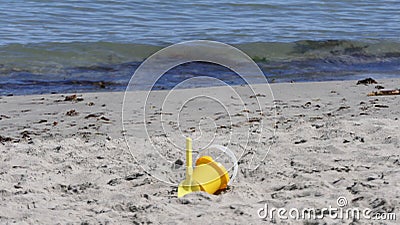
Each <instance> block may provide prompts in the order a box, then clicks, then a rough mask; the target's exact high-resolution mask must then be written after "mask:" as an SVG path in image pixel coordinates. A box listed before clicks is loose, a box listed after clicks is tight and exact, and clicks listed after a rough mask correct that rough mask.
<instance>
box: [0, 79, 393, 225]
mask: <svg viewBox="0 0 400 225" xmlns="http://www.w3.org/2000/svg"><path fill="white" fill-rule="evenodd" d="M378 82H379V84H378V85H381V86H384V87H385V88H387V89H395V88H400V79H387V80H378ZM356 83H357V81H334V82H318V83H311V82H310V83H278V84H271V89H272V91H273V94H274V102H273V103H274V105H273V104H271V102H270V101H265V100H264V98H263V95H259V96H257V97H258V100H259V101H260V104H261V107H262V109H263V112H264V113H263V114H260V113H259V112H257V111H249V112H247V113H249V115H250V117H251V118H259V120H257V121H253V122H255V123H257V122H260V120H263V119H264V120H268V121H265V124H264V126H265V129H266V130H267V131H268V130H270V131H271V130H275V131H276V133H275V135H273V136H271V135H270V136H267V137H265V138H266V139H265V140H262V141H261V142H262V143H268V144H271V148H270V152H269V153H268V155H267V157H266V159H265V161H263V162H262V163H261V165H260V166H259V167H258V168H257V169H256V170H250V169H247V167H244V166H241V165H239V173H238V177H237V178H236V180H235V181H234V182H233V184H232V185H231V186H229V187H228V189H227V190H226V191H224V192H223V193H221V194H219V195H209V194H207V193H202V192H197V193H192V194H189V195H187V196H185V197H183V198H177V186H174V185H169V184H166V183H164V182H161V181H159V180H158V179H155V178H154V177H152V176H149V175H148V172H146V171H144V170H143V168H142V167H140V165H139V164H138V162H137V161H135V159H134V158H133V157H132V155H131V153H130V152H129V151H128V148H127V145H126V143H125V139H124V137H123V134H124V130H123V127H122V119H121V111H122V101H123V96H124V93H123V92H107V93H104V92H103V93H77V94H76V96H72V94H48V95H27V96H2V97H0V106H1V108H0V142H1V143H0V198H1V201H0V223H1V224H14V223H15V224H150V223H151V224H269V223H276V224H326V223H327V224H366V223H373V224H396V222H397V223H398V221H399V219H400V218H399V217H400V210H399V209H400V207H399V205H400V204H399V202H400V183H399V181H400V153H399V149H400V132H399V128H400V121H399V116H400V107H399V105H400V96H367V94H368V93H369V92H372V91H376V90H377V89H376V88H375V86H376V85H375V84H371V85H357V84H356ZM191 91H193V90H179V91H177V92H176V93H177V94H176V95H175V99H178V100H179V99H181V100H184V99H185V97H186V95H187V93H189V92H191ZM196 91H197V92H199V93H207V94H208V95H215V96H221V98H226V99H225V100H224V101H223V102H224V103H225V104H227V105H229V107H230V108H231V109H232V108H233V109H236V112H233V114H234V115H237V116H238V117H240V115H241V114H240V113H243V112H242V111H243V110H242V108H241V106H240V105H237V106H236V105H235V104H234V101H233V100H232V104H231V103H230V101H229V99H230V98H231V96H230V95H228V94H226V90H225V89H224V88H222V87H214V88H200V89H196ZM167 92H168V91H158V92H156V93H155V94H156V95H157V93H160V94H165V93H167ZM138 97H143V96H142V95H141V94H138ZM241 97H242V98H244V99H246V98H248V100H250V99H251V98H252V96H250V95H249V96H241ZM232 99H234V98H233V97H232ZM157 104H158V103H157V102H156V101H154V105H155V106H157ZM210 104H211V103H210ZM203 106H204V107H205V110H196V111H192V112H191V115H192V117H187V118H193V117H196V118H197V117H201V116H202V115H203V114H207V112H209V111H207V104H206V103H205V105H203ZM130 107H132V108H133V109H135V110H141V109H142V108H143V106H140V105H135V103H134V102H132V104H131V105H130ZM212 107H213V106H211V105H210V108H212ZM235 107H236V108H235ZM272 109H274V110H276V114H275V113H273V110H272ZM132 115H133V118H134V119H137V122H138V123H140V122H141V121H143V118H135V117H134V115H135V114H132ZM132 115H131V116H132ZM166 116H167V117H165V118H164V119H165V120H166V122H173V121H168V118H170V117H171V118H172V116H174V114H173V111H171V114H170V115H166ZM168 116H170V117H168ZM211 116H217V115H211ZM155 119H156V118H155ZM226 119H227V118H226ZM221 121H225V120H221ZM187 122H188V123H190V121H187ZM221 123H222V124H223V122H221ZM152 124H155V122H154V121H153V123H152ZM248 125H249V124H247V123H245V122H243V123H240V124H236V127H237V128H238V129H239V128H243V129H248ZM149 127H150V130H151V125H149ZM154 129H156V128H154ZM213 129H214V127H207V126H206V128H205V129H204V130H202V132H203V133H205V134H210V135H211V134H215V133H217V134H219V133H218V132H220V133H221V134H224V133H226V132H227V131H226V127H223V126H222V125H220V124H219V126H218V127H217V128H216V131H214V130H213ZM153 131H154V132H153V133H151V132H150V133H149V134H150V135H151V136H152V138H153V142H154V141H158V143H161V144H162V143H165V142H166V140H165V139H163V138H162V137H163V136H162V134H161V135H160V134H158V133H157V132H158V130H157V132H156V130H153ZM183 132H187V133H190V134H191V135H194V136H195V135H198V132H199V130H195V129H194V130H192V131H183ZM130 135H131V136H132V135H133V136H134V138H135V144H136V145H137V146H135V147H134V148H135V151H137V152H140V153H143V155H145V154H144V153H146V152H151V151H152V145H151V144H150V143H149V137H148V136H147V135H146V133H145V132H144V131H142V130H137V131H136V132H135V133H133V134H132V133H130V134H127V136H130ZM157 135H159V136H157ZM168 151H173V149H172V148H171V149H168ZM261 153H263V152H261ZM168 157H171V158H175V159H181V160H182V161H184V158H183V154H181V153H174V152H172V153H171V154H170V155H169V156H168ZM142 160H145V161H149V163H151V162H152V161H151V160H152V158H151V157H149V158H146V159H142ZM241 160H242V161H240V163H241V164H246V160H248V159H247V158H246V156H245V157H243V158H241ZM165 168H166V169H165V171H166V172H168V169H170V165H165ZM176 171H177V173H184V168H183V167H181V168H178V169H177V170H176ZM177 179H178V180H179V179H180V178H177ZM339 197H345V198H346V200H347V201H348V204H347V205H346V207H358V208H367V207H368V208H370V209H371V210H372V214H373V215H375V214H377V213H396V214H397V217H398V218H397V221H387V220H386V221H373V220H371V221H366V220H365V219H362V220H360V221H358V220H335V219H332V218H329V217H327V218H323V219H319V220H294V221H293V220H287V221H285V220H282V219H279V218H275V219H274V220H272V221H271V220H270V219H269V218H265V219H263V218H260V217H259V216H258V212H257V211H258V210H259V209H260V208H262V207H264V206H265V204H268V206H269V207H276V208H282V207H283V208H286V209H290V208H293V207H296V208H300V209H301V208H305V207H314V208H317V209H322V208H324V207H328V206H329V205H331V206H333V207H337V199H338V198H339Z"/></svg>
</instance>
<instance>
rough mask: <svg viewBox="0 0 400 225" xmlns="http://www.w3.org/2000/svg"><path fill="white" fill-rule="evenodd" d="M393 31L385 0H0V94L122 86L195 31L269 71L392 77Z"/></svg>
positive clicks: (283, 77)
mask: <svg viewBox="0 0 400 225" xmlns="http://www.w3.org/2000/svg"><path fill="white" fill-rule="evenodd" d="M399 37H400V1H390V0H382V1H372V0H368V1H350V0H347V1H346V0H342V1H296V0H287V1H284V2H276V1H269V0H268V1H246V2H244V1H224V0H222V1H217V2H215V1H189V0H181V1H174V2H167V1H156V0H150V1H145V2H141V1H119V0H110V1H105V0H98V1H89V0H83V1H73V0H65V1H48V0H30V1H26V0H13V1H9V0H3V1H2V2H1V3H0V94H1V95H4V94H10V93H13V94H32V93H48V92H74V91H93V90H94V91H96V90H98V85H96V82H100V81H107V82H109V83H110V84H112V85H109V86H108V87H107V88H106V90H110V89H111V90H121V89H122V88H121V87H123V86H124V85H125V84H126V82H127V80H128V79H129V77H130V76H131V74H132V72H133V71H134V70H135V68H136V67H137V65H139V64H140V62H141V61H142V60H143V59H144V58H146V57H148V56H149V55H150V54H152V53H154V52H155V51H157V50H158V49H160V48H162V47H165V46H167V45H169V44H173V43H177V42H181V41H186V40H196V39H203V40H204V39H205V40H214V41H221V42H225V43H228V44H234V45H235V46H237V47H238V48H240V49H242V50H243V51H245V52H246V53H247V54H249V55H250V56H251V57H253V58H254V59H255V60H256V61H258V63H259V64H260V66H261V67H262V68H263V70H264V72H265V74H266V76H267V77H273V79H274V80H276V81H288V80H296V81H310V80H332V79H333V80H334V79H354V78H356V77H363V76H368V75H374V76H375V77H378V78H381V77H398V76H399V74H400V72H399V71H400V69H399V66H398V65H399V63H398V62H399V58H400V40H399ZM210 68H215V67H212V66H211V67H210ZM199 69H201V68H198V65H194V68H193V70H189V71H186V70H185V71H186V72H188V73H192V72H193V71H195V70H196V71H198V70H199ZM216 70H217V71H219V72H221V71H220V70H219V69H216ZM177 71H178V70H177ZM191 71H192V72H191ZM207 71H209V68H207V69H204V73H206V74H207ZM181 72H182V71H181ZM210 73H213V72H210ZM221 73H222V72H221ZM175 78H176V76H175ZM175 78H174V79H175ZM50 81H51V82H50ZM173 83H174V82H172V83H171V82H169V80H168V79H165V83H164V85H165V87H163V88H171V86H172V85H173ZM233 83H235V82H233ZM78 84H79V85H78ZM92 84H93V85H92ZM108 88H109V89H108Z"/></svg>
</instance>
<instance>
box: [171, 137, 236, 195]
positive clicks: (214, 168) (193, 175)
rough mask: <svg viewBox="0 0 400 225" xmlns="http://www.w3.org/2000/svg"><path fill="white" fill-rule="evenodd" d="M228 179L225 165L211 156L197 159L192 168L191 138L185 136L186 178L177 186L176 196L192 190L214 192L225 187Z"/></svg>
mask: <svg viewBox="0 0 400 225" xmlns="http://www.w3.org/2000/svg"><path fill="white" fill-rule="evenodd" d="M225 151H226V150H224V152H225ZM236 166H237V164H236ZM236 169H237V168H236ZM235 174H236V172H235ZM229 180H230V178H229V175H228V172H227V170H226V169H225V167H224V166H223V165H222V164H220V163H218V162H215V161H214V160H213V159H212V158H211V156H203V157H200V158H199V159H197V161H196V167H195V168H194V170H193V167H192V139H191V138H186V179H185V180H184V181H182V182H181V183H180V184H179V186H178V198H180V197H182V196H184V195H186V194H189V193H191V192H194V191H205V192H207V193H209V194H214V193H216V192H218V191H220V190H224V189H226V188H227V186H228V183H229Z"/></svg>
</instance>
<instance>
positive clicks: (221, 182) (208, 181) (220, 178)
mask: <svg viewBox="0 0 400 225" xmlns="http://www.w3.org/2000/svg"><path fill="white" fill-rule="evenodd" d="M193 180H195V181H196V182H198V184H199V185H200V188H201V190H202V191H205V192H207V193H209V194H214V193H216V192H218V191H221V190H224V189H226V188H227V186H228V183H229V174H228V171H227V170H226V169H225V167H224V166H223V165H222V164H221V163H218V162H215V161H214V160H213V158H212V157H211V156H202V157H200V158H199V159H197V161H196V167H195V168H194V170H193Z"/></svg>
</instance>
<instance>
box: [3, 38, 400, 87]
mask: <svg viewBox="0 0 400 225" xmlns="http://www.w3.org/2000/svg"><path fill="white" fill-rule="evenodd" d="M234 46H235V47H237V48H239V49H241V50H242V51H244V52H245V53H247V54H248V55H249V56H250V57H251V58H253V60H255V61H256V62H257V63H258V64H259V66H260V68H261V69H262V70H263V72H264V73H265V75H266V76H267V78H268V79H270V80H271V81H275V82H287V81H292V80H293V81H323V80H338V79H340V80H345V79H351V78H357V77H360V76H363V75H366V74H376V75H377V76H380V77H393V76H395V77H396V76H397V77H399V76H400V42H394V41H385V40H381V41H376V40H371V41H350V40H321V41H313V40H303V41H297V42H289V43H284V42H254V43H244V44H238V45H234ZM163 47H165V46H157V45H143V44H128V43H109V42H90V43H85V42H72V43H41V44H27V45H22V44H12V45H5V46H0V95H4V94H9V93H13V94H15V93H16V92H17V93H16V94H18V93H21V91H16V90H23V91H24V92H23V93H50V92H71V91H102V90H103V89H104V88H102V87H105V90H123V89H124V87H125V85H126V83H127V82H128V81H129V79H130V77H131V76H132V74H133V73H134V71H135V69H136V68H137V67H138V66H139V65H140V63H141V62H142V61H143V60H144V59H146V58H147V57H149V56H150V55H151V54H153V53H155V52H156V51H158V50H160V49H162V48H163ZM188 65H189V66H187V65H186V66H179V67H178V68H175V69H172V70H171V71H169V72H168V76H166V78H164V79H162V80H160V82H161V83H159V84H157V85H158V86H157V87H156V89H165V88H167V89H168V88H173V87H174V85H175V84H176V83H179V82H180V81H182V79H183V78H185V77H187V76H189V77H190V76H199V75H206V76H215V77H216V78H223V79H224V80H225V81H227V83H229V84H240V79H236V78H235V76H234V75H235V74H234V73H233V72H232V71H229V70H228V69H226V68H220V67H221V66H215V65H214V66H212V65H207V64H204V63H203V64H201V63H189V64H188ZM215 74H216V75H215ZM99 83H100V84H106V85H103V86H102V85H97V84H99ZM202 85H204V84H202ZM205 85H207V84H205Z"/></svg>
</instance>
